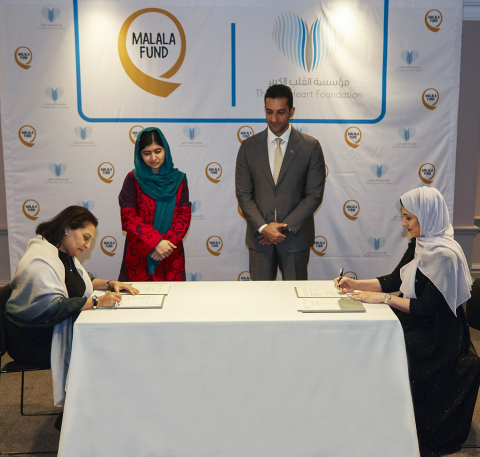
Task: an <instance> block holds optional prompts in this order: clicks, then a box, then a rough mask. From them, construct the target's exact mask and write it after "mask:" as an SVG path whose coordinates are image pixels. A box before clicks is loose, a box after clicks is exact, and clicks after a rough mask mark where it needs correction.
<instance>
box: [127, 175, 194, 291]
mask: <svg viewBox="0 0 480 457" xmlns="http://www.w3.org/2000/svg"><path fill="white" fill-rule="evenodd" d="M118 201H119V203H120V208H121V217H122V229H123V230H124V231H125V232H127V239H126V240H125V249H124V252H123V261H122V267H121V269H120V275H119V277H118V280H119V281H185V252H184V250H183V243H182V240H183V237H184V236H185V234H186V233H187V230H188V227H189V226H190V219H191V217H192V211H191V203H190V201H189V194H188V185H187V179H186V178H184V179H183V181H182V182H181V184H180V187H179V188H178V191H177V198H176V201H175V211H174V213H173V220H172V226H171V227H170V229H169V230H168V232H167V233H165V234H163V235H162V234H160V233H159V232H157V231H156V230H155V229H154V228H153V225H152V224H153V216H154V214H155V200H154V199H152V198H151V197H149V196H148V195H147V194H145V193H143V192H142V190H141V189H140V186H139V184H138V183H137V181H136V179H135V178H134V176H133V173H132V172H130V173H129V174H128V175H127V177H126V178H125V181H124V183H123V187H122V190H121V192H120V194H119V196H118ZM163 239H166V240H168V241H171V242H172V243H173V244H174V245H175V246H177V249H174V250H173V253H172V255H171V256H170V257H167V258H166V259H164V260H162V261H161V262H160V263H159V264H158V265H157V268H156V270H155V274H153V275H149V274H148V265H147V256H148V255H149V254H150V252H152V251H153V250H154V249H155V246H156V245H157V244H158V243H160V241H162V240H163Z"/></svg>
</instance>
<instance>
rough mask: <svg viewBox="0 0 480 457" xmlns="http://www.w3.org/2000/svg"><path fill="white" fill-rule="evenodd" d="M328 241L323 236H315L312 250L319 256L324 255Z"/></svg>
mask: <svg viewBox="0 0 480 457" xmlns="http://www.w3.org/2000/svg"><path fill="white" fill-rule="evenodd" d="M327 247H328V243H327V239H326V238H325V237H324V236H316V237H315V241H314V242H313V246H312V251H313V252H314V253H315V254H317V255H318V256H320V257H323V256H324V255H325V251H326V250H327Z"/></svg>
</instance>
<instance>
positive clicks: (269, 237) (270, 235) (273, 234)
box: [258, 222, 287, 245]
mask: <svg viewBox="0 0 480 457" xmlns="http://www.w3.org/2000/svg"><path fill="white" fill-rule="evenodd" d="M286 226H287V224H281V223H280V222H270V224H268V225H267V226H266V227H265V228H264V229H263V230H262V233H261V234H260V236H259V238H258V239H259V241H260V244H263V245H269V244H279V243H281V242H282V241H283V240H284V239H285V238H286V236H285V235H282V234H281V233H280V232H279V231H278V229H279V228H281V227H286Z"/></svg>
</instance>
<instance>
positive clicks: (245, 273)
mask: <svg viewBox="0 0 480 457" xmlns="http://www.w3.org/2000/svg"><path fill="white" fill-rule="evenodd" d="M251 280H252V278H251V277H250V272H249V271H242V272H241V273H240V274H239V275H238V278H237V281H251Z"/></svg>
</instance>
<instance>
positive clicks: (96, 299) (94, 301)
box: [92, 295, 98, 309]
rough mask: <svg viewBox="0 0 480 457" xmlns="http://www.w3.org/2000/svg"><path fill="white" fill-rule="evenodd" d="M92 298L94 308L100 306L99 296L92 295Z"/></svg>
mask: <svg viewBox="0 0 480 457" xmlns="http://www.w3.org/2000/svg"><path fill="white" fill-rule="evenodd" d="M92 300H93V309H97V308H98V298H97V296H96V295H92Z"/></svg>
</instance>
